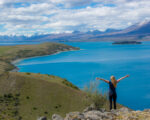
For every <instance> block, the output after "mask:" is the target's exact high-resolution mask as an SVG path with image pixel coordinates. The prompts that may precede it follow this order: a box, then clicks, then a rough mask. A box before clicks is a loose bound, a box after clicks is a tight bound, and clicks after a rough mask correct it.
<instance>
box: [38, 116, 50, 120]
mask: <svg viewBox="0 0 150 120" xmlns="http://www.w3.org/2000/svg"><path fill="white" fill-rule="evenodd" d="M37 120H48V119H47V117H45V116H42V117H39V118H38V119H37Z"/></svg>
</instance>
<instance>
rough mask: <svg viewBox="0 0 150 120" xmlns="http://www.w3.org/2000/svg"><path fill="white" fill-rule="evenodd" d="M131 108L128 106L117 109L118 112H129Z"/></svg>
mask: <svg viewBox="0 0 150 120" xmlns="http://www.w3.org/2000/svg"><path fill="white" fill-rule="evenodd" d="M130 111H131V110H130V109H128V108H126V107H123V108H120V109H119V110H117V112H123V113H127V112H130Z"/></svg>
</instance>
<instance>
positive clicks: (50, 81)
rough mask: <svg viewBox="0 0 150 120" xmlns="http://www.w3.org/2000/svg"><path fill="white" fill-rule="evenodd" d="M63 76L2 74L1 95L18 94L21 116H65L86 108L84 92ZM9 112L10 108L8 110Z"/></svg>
mask: <svg viewBox="0 0 150 120" xmlns="http://www.w3.org/2000/svg"><path fill="white" fill-rule="evenodd" d="M63 81H64V79H61V78H59V77H56V76H51V75H49V76H48V75H42V74H33V73H31V74H30V75H29V74H26V73H17V72H9V73H5V74H4V75H3V76H1V77H0V95H1V96H3V95H4V94H10V93H11V94H12V95H15V94H19V95H20V96H19V103H20V105H19V107H18V112H19V113H18V117H19V116H21V117H22V118H23V120H35V119H36V118H37V117H38V116H48V118H50V117H51V115H52V114H54V113H58V114H60V115H62V116H64V115H65V114H66V113H68V112H70V111H81V110H83V109H84V108H85V107H86V104H85V103H86V102H85V101H86V97H85V94H84V93H83V92H82V91H80V90H77V89H76V88H72V87H70V86H68V85H66V84H63ZM6 112H7V114H9V111H6Z"/></svg>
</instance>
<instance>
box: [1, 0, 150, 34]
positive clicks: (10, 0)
mask: <svg viewBox="0 0 150 120" xmlns="http://www.w3.org/2000/svg"><path fill="white" fill-rule="evenodd" d="M92 3H94V5H93V4H92ZM16 6H17V7H16ZM149 8H150V1H148V0H142V1H140V0H36V1H35V0H0V18H1V19H0V24H1V25H3V26H4V27H3V28H2V27H0V29H5V30H4V31H3V30H1V31H0V34H33V33H34V32H35V33H36V32H39V31H40V32H42V33H49V32H64V31H69V32H70V31H73V30H81V31H88V30H94V29H98V30H105V29H107V28H116V29H121V28H125V27H127V26H129V25H132V24H135V23H137V22H140V21H142V20H144V19H149V18H150V9H149ZM2 31H3V32H2Z"/></svg>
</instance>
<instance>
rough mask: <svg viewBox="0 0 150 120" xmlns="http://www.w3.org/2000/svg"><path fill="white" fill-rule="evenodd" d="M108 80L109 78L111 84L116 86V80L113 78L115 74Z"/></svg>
mask: <svg viewBox="0 0 150 120" xmlns="http://www.w3.org/2000/svg"><path fill="white" fill-rule="evenodd" d="M110 80H111V82H112V84H113V85H114V87H115V88H116V87H117V80H116V79H115V76H113V75H112V76H111V77H110Z"/></svg>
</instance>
